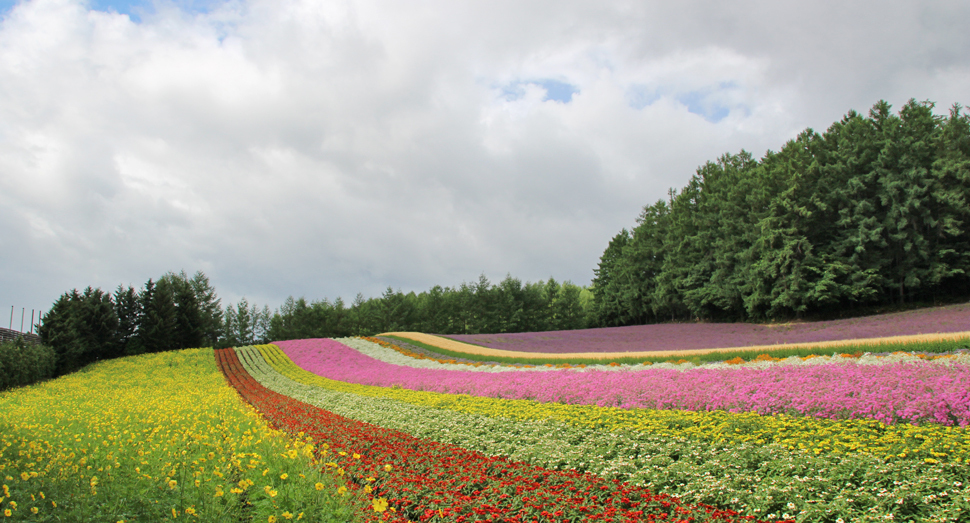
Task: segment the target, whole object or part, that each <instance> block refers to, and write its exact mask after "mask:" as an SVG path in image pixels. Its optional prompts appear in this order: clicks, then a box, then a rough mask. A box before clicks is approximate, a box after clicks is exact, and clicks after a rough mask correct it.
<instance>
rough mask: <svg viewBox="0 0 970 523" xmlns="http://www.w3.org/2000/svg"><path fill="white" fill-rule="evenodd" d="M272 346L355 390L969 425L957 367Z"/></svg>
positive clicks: (969, 377)
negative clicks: (584, 364)
mask: <svg viewBox="0 0 970 523" xmlns="http://www.w3.org/2000/svg"><path fill="white" fill-rule="evenodd" d="M278 345H279V347H280V348H281V349H282V350H283V351H284V352H285V353H286V355H287V356H288V357H289V358H291V359H292V360H293V361H294V362H295V363H296V364H297V365H299V366H300V367H301V368H303V369H306V370H308V371H310V372H313V373H314V374H318V375H320V376H324V377H327V378H330V379H334V380H338V381H345V382H349V383H357V384H361V385H374V386H379V387H392V386H397V387H402V388H406V389H411V390H423V391H433V392H443V393H449V394H470V395H474V396H484V397H492V398H504V399H531V400H536V401H539V402H542V403H547V402H555V403H565V404H582V405H596V406H600V407H613V406H615V407H620V408H623V409H683V410H693V411H715V410H725V411H729V412H755V413H758V414H797V415H804V416H811V417H816V418H829V419H862V418H865V419H873V420H877V421H881V422H883V423H886V424H895V423H899V422H907V423H920V422H934V423H938V424H941V425H959V426H966V425H968V424H970V366H968V365H963V364H959V363H949V364H924V363H899V364H888V365H881V366H868V367H862V366H859V365H856V364H831V365H821V366H808V367H769V368H764V369H757V368H754V369H753V368H740V369H730V370H722V369H705V368H698V369H695V370H693V371H691V372H678V371H675V370H670V369H653V368H647V369H644V370H640V371H635V372H632V371H631V372H621V373H617V372H606V371H596V370H591V371H588V372H583V373H576V372H571V371H567V370H553V371H549V372H544V373H541V374H540V373H530V372H505V373H499V374H483V373H479V372H473V371H453V370H436V369H415V368H411V367H405V366H401V365H391V364H388V363H385V362H382V361H378V360H375V359H374V358H371V357H368V356H366V355H364V354H361V353H360V352H359V351H357V350H354V349H352V348H350V347H348V346H346V345H344V344H342V343H339V342H337V341H335V340H330V339H311V340H291V341H283V342H279V343H278Z"/></svg>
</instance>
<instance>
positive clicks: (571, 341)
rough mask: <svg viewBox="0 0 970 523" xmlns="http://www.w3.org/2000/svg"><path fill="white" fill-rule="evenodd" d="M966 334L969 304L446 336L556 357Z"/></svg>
mask: <svg viewBox="0 0 970 523" xmlns="http://www.w3.org/2000/svg"><path fill="white" fill-rule="evenodd" d="M965 331H970V304H961V305H951V306H948V307H936V308H932V309H919V310H914V311H906V312H898V313H893V314H882V315H878V316H866V317H861V318H851V319H847V320H833V321H819V322H804V323H789V324H783V325H757V324H753V323H662V324H655V325H635V326H629V327H607V328H600V329H583V330H575V331H549V332H521V333H514V334H464V335H448V336H447V337H448V338H451V339H454V340H458V341H463V342H466V343H474V344H476V345H483V346H485V347H490V348H493V349H503V350H514V351H522V352H545V353H554V354H562V353H568V352H636V351H665V350H686V349H711V348H726V347H750V346H756V345H777V344H782V343H813V342H819V341H835V340H853V339H860V338H881V337H887V336H905V335H912V334H935V333H946V332H965Z"/></svg>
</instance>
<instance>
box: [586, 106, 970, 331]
mask: <svg viewBox="0 0 970 523" xmlns="http://www.w3.org/2000/svg"><path fill="white" fill-rule="evenodd" d="M933 109H934V104H933V103H932V102H917V101H915V100H910V101H909V102H908V103H907V104H906V105H905V106H903V107H902V109H901V110H900V111H899V112H898V113H896V114H894V113H893V112H892V110H891V106H890V105H889V104H888V103H886V102H885V101H881V102H878V103H876V104H875V105H874V106H873V107H872V109H871V110H870V111H869V114H868V116H863V115H861V114H859V113H856V112H854V111H850V112H849V113H848V114H846V115H845V117H844V118H842V120H840V121H838V122H836V123H834V124H832V126H830V127H829V128H828V129H827V130H826V131H825V132H824V133H821V134H819V133H817V132H815V131H813V130H812V129H806V130H805V131H803V132H802V133H801V134H799V135H798V136H797V137H796V138H795V139H793V140H791V141H789V142H788V143H786V144H785V145H784V146H783V147H782V148H781V150H779V151H778V152H772V151H769V152H768V153H767V154H765V156H764V157H763V158H761V159H760V160H757V159H755V158H754V157H753V156H752V155H751V154H750V153H748V152H745V151H741V152H740V153H738V154H725V155H724V156H722V157H720V158H718V160H717V161H716V162H708V163H706V164H705V165H703V166H701V167H700V168H698V169H697V172H696V174H695V175H694V176H693V177H692V178H691V180H690V182H689V183H688V184H687V186H686V187H684V188H683V189H681V190H680V191H675V190H670V192H669V194H668V197H667V198H666V199H661V200H659V201H657V202H656V203H654V204H653V205H648V206H646V207H645V208H644V209H643V212H642V213H641V214H640V216H639V217H638V218H637V220H636V226H635V227H633V228H632V230H629V231H628V230H626V229H624V230H622V231H620V232H619V233H618V234H617V235H616V236H614V237H613V239H612V240H611V241H610V242H609V245H608V246H607V248H606V250H605V251H604V252H603V255H602V256H601V258H600V262H599V265H598V267H597V268H596V269H595V271H594V273H595V277H594V279H593V283H592V292H593V296H594V306H593V308H594V316H595V322H596V323H597V324H599V325H603V326H612V325H629V324H643V323H653V322H663V321H678V320H708V321H761V320H785V319H793V318H799V317H803V316H805V315H807V314H816V313H819V312H823V311H832V310H850V309H854V308H860V307H867V306H868V307H871V306H876V305H884V304H895V305H896V306H900V305H905V304H907V303H913V302H921V303H933V302H936V301H948V300H949V301H952V300H954V299H965V298H966V296H967V295H968V293H970V231H968V228H967V227H966V224H967V222H968V219H970V200H968V195H970V194H968V193H970V121H968V117H967V115H966V114H963V113H962V112H961V109H962V108H961V107H960V106H958V105H956V106H954V107H952V108H951V110H950V111H949V115H947V116H938V115H935V114H934V112H933Z"/></svg>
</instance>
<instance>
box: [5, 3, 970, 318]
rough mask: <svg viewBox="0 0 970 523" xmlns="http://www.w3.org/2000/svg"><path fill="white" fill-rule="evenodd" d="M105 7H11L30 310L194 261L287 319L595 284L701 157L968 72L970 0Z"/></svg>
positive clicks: (13, 221)
mask: <svg viewBox="0 0 970 523" xmlns="http://www.w3.org/2000/svg"><path fill="white" fill-rule="evenodd" d="M86 5H89V4H87V3H85V2H81V1H71V0H33V1H26V2H22V3H20V4H18V5H16V6H15V7H14V8H13V9H11V10H10V11H8V12H6V13H5V14H4V15H3V19H2V22H0V249H2V252H3V256H2V257H0V300H2V301H0V305H3V303H4V302H9V303H8V304H7V305H15V306H17V307H18V310H19V308H20V307H21V306H26V307H27V308H28V309H29V308H33V307H37V308H45V307H47V306H49V304H50V303H51V302H52V301H53V300H54V299H55V298H56V297H57V296H58V295H59V294H60V293H62V292H64V291H66V290H68V289H70V288H72V287H83V286H87V285H95V286H101V287H103V288H106V289H112V288H114V287H115V286H116V285H117V284H119V283H125V284H128V283H131V284H133V285H135V286H139V285H141V284H142V283H144V281H145V280H147V279H148V278H149V277H157V276H159V275H160V274H162V273H163V272H165V271H168V270H176V271H177V270H180V269H185V270H187V271H189V272H193V271H195V270H203V271H205V272H206V273H207V274H208V275H209V276H210V277H211V278H212V281H213V283H214V284H215V285H216V287H217V289H218V291H219V292H220V294H221V295H222V296H223V297H224V298H225V299H226V300H231V301H235V300H236V299H238V298H239V297H241V296H243V295H245V296H247V297H248V298H249V299H250V301H251V302H254V301H255V302H257V303H260V304H264V303H265V304H269V305H271V306H275V305H277V304H279V303H280V302H281V301H282V300H283V299H284V298H285V297H286V296H288V295H291V294H292V295H296V296H300V295H305V296H307V297H308V298H314V299H319V298H323V297H329V298H331V299H332V298H334V297H336V296H342V297H344V299H346V300H350V299H352V298H353V296H354V295H355V294H356V293H357V292H358V291H361V292H363V293H364V294H365V295H376V294H378V293H379V292H381V290H383V289H384V288H385V287H387V286H392V287H394V288H401V289H404V290H406V291H407V290H417V291H420V290H423V289H427V288H428V287H430V286H431V285H434V284H442V285H456V284H458V283H460V282H461V281H471V280H473V279H476V278H477V276H478V275H479V274H480V273H482V272H484V273H485V274H486V275H487V276H488V277H490V278H492V279H493V280H498V279H500V278H502V277H504V275H505V274H506V273H511V274H512V275H514V276H517V277H519V278H522V279H528V280H533V281H535V280H537V279H540V278H547V277H549V276H554V277H556V278H557V279H559V280H564V279H570V280H573V281H574V282H576V283H580V284H585V283H588V282H589V280H590V278H591V277H592V270H593V268H594V267H595V265H596V263H597V261H598V258H599V256H600V254H601V253H602V250H603V249H604V248H605V246H606V243H607V242H608V241H609V239H610V237H612V235H613V234H615V233H616V232H617V231H619V229H620V228H621V227H628V226H630V225H632V224H633V222H634V219H635V217H636V216H637V214H638V213H639V210H640V208H641V207H642V206H643V205H645V204H649V203H652V202H653V201H656V200H657V199H659V198H662V197H664V196H665V195H666V192H667V190H668V188H671V187H673V188H680V187H682V186H683V185H684V184H685V183H686V181H687V180H688V179H689V177H690V176H691V175H692V174H693V172H694V169H695V168H696V167H697V166H698V165H700V164H702V163H704V162H705V161H707V160H711V159H714V158H716V157H717V156H719V155H720V154H723V153H724V152H737V151H738V150H740V149H741V148H745V149H747V150H750V151H752V152H754V154H756V155H760V154H762V153H763V152H764V151H765V150H766V149H769V148H772V149H777V148H779V147H781V145H782V144H783V143H784V142H785V141H786V140H788V139H790V138H792V137H794V135H795V134H796V133H797V132H799V131H800V130H802V129H803V128H805V127H809V126H810V127H814V128H816V129H824V128H825V127H827V126H828V125H829V124H830V123H831V122H832V121H834V120H836V119H838V118H840V117H841V116H842V115H843V114H844V113H845V112H846V111H848V110H849V109H857V110H861V111H865V110H868V108H869V107H870V106H871V105H872V103H874V102H875V101H877V100H879V99H886V100H888V101H890V102H891V103H893V104H895V105H897V106H898V105H900V104H902V103H904V102H905V101H906V100H907V99H908V98H910V97H915V98H917V99H930V100H934V101H936V102H938V104H939V106H938V107H939V108H940V111H941V112H943V111H945V110H946V109H947V108H948V107H949V105H950V104H952V103H955V102H968V100H967V99H965V98H961V97H966V94H965V93H967V92H968V87H970V63H968V62H967V61H966V59H965V57H966V56H968V55H970V36H968V34H967V32H966V31H965V29H964V27H963V23H962V21H963V20H966V19H967V15H968V14H970V8H968V7H967V6H966V5H965V4H964V3H960V2H916V1H912V2H902V1H898V2H809V3H805V2H802V3H795V2H767V1H765V2H754V1H749V2H732V3H729V4H725V3H722V2H676V3H671V2H659V1H658V2H614V3H609V4H603V3H590V2H579V1H577V2H529V3H523V2H460V3H459V2H426V3H419V4H415V3H413V2H408V3H401V2H384V1H348V2H329V1H309V0H308V1H296V0H293V1H289V0H283V1H280V0H265V1H262V0H250V1H231V2H226V3H221V4H220V3H218V2H209V3H207V4H206V10H205V11H204V12H194V11H183V10H180V9H179V8H178V7H177V6H176V4H172V3H164V4H163V3H159V4H157V5H156V8H155V10H154V11H151V10H149V9H145V10H142V11H139V14H140V22H133V21H132V20H131V19H130V18H129V17H128V16H126V15H123V14H117V13H113V12H112V13H108V12H100V11H92V10H90V8H88V7H86ZM0 317H2V316H0Z"/></svg>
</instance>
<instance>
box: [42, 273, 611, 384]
mask: <svg viewBox="0 0 970 523" xmlns="http://www.w3.org/2000/svg"><path fill="white" fill-rule="evenodd" d="M592 301H593V299H592V295H591V294H590V292H589V290H587V289H584V288H582V287H579V286H577V285H574V284H572V283H571V282H568V281H567V282H563V283H559V282H557V281H556V280H554V279H552V278H550V279H549V280H548V281H545V282H536V283H532V282H526V283H524V284H523V283H522V281H521V280H519V279H517V278H513V277H511V276H507V277H506V278H505V279H504V280H502V281H501V282H500V283H499V284H497V285H493V284H492V283H491V282H489V281H488V279H487V278H486V277H485V276H484V275H482V276H481V277H480V278H479V279H478V281H477V282H474V283H462V284H461V285H459V286H457V287H454V288H452V287H444V288H443V287H441V286H437V285H436V286H434V287H432V288H431V289H430V290H428V291H425V292H421V293H417V294H416V293H414V292H413V291H412V292H409V293H406V294H405V293H403V292H402V291H401V290H397V291H394V290H393V289H392V288H390V287H388V288H387V290H386V291H385V292H384V294H383V295H382V296H380V297H377V298H369V299H365V298H364V297H363V295H362V294H359V293H358V294H357V297H356V298H355V299H354V301H353V302H352V303H351V304H350V305H346V304H345V303H344V301H343V300H342V299H341V298H339V297H338V298H337V299H335V300H333V301H330V300H328V299H323V300H320V301H312V302H308V301H307V300H306V299H305V298H302V297H301V298H299V299H294V298H293V297H292V296H291V297H289V298H287V299H286V301H285V302H284V303H283V305H281V306H280V307H279V308H277V309H276V310H275V311H271V310H270V308H269V307H268V306H265V305H264V306H263V307H262V308H260V307H258V306H257V305H255V304H250V303H249V302H248V300H246V298H242V299H241V300H239V302H238V303H236V304H229V305H226V306H225V308H222V300H221V299H220V298H219V297H218V295H217V294H216V292H215V289H214V288H213V287H212V285H211V283H210V282H209V278H208V277H207V276H206V275H205V274H204V273H202V272H201V271H200V272H197V273H195V275H194V276H192V277H191V278H190V277H188V276H187V275H186V273H185V272H184V271H183V272H180V273H177V274H176V273H172V272H170V273H167V274H165V275H163V276H162V277H160V278H158V279H157V280H152V279H149V280H148V281H147V282H146V283H145V284H144V286H143V287H142V288H140V289H135V288H134V287H132V286H130V285H129V286H127V287H125V286H123V285H119V286H118V288H117V289H116V290H115V291H114V292H113V293H108V292H105V291H103V290H101V289H100V288H93V287H88V288H86V289H84V290H83V291H78V290H77V289H74V290H71V291H69V292H66V293H64V294H63V295H61V296H60V298H58V299H57V301H56V302H54V304H53V305H52V306H51V309H50V311H49V312H48V313H47V314H46V315H45V316H44V317H43V319H42V321H41V324H40V325H39V327H38V334H39V335H40V338H41V341H42V343H43V345H44V346H45V347H50V348H51V349H53V354H54V355H55V356H56V370H55V372H54V374H56V375H61V374H65V373H68V372H71V371H74V370H76V369H79V368H81V367H83V366H85V365H87V364H89V363H92V362H94V361H98V360H103V359H110V358H116V357H120V356H129V355H136V354H143V353H151V352H160V351H166V350H176V349H184V348H190V347H205V346H215V347H231V346H239V345H251V344H255V343H265V342H268V341H272V340H287V339H301V338H313V337H321V338H322V337H340V336H367V335H372V334H376V333H379V332H387V331H422V332H433V333H439V334H467V333H483V332H525V331H540V330H559V329H578V328H583V327H585V326H587V324H588V322H589V318H590V311H591V310H592V309H591V307H592Z"/></svg>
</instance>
